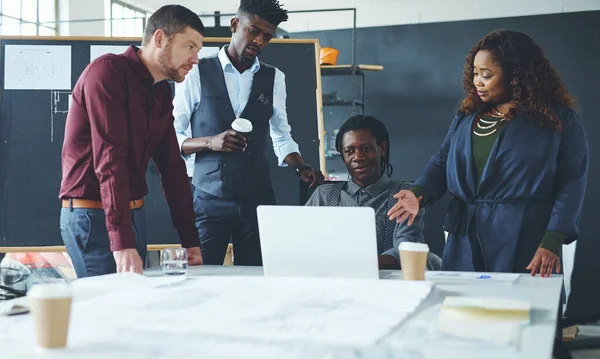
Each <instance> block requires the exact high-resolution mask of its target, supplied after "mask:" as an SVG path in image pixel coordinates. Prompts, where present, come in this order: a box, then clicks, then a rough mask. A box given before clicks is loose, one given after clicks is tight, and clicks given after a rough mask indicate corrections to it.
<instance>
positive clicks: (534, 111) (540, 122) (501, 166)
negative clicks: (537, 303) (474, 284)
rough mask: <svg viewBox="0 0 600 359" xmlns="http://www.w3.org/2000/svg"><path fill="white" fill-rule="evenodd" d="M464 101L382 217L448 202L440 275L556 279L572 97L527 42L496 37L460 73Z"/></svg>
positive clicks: (571, 203)
mask: <svg viewBox="0 0 600 359" xmlns="http://www.w3.org/2000/svg"><path fill="white" fill-rule="evenodd" d="M463 87H464V90H465V92H466V97H465V99H464V100H463V101H462V103H461V106H460V109H459V111H458V113H457V115H456V117H455V118H454V120H453V121H452V124H451V126H450V129H449V131H448V134H447V135H446V138H445V139H444V142H443V143H442V145H441V147H440V149H439V150H438V151H437V153H436V154H434V155H433V157H432V158H431V159H430V161H429V163H428V164H427V166H426V167H425V169H424V170H423V172H422V173H421V176H420V177H419V179H418V180H417V181H416V182H415V186H414V187H412V188H411V189H410V190H403V191H400V192H398V193H397V194H396V198H398V203H397V204H396V205H395V206H394V207H393V208H392V209H391V210H390V211H389V212H388V215H389V216H390V219H391V220H396V221H399V222H401V221H404V220H406V219H408V220H409V223H410V222H412V219H413V218H414V217H415V216H416V214H417V213H418V210H419V207H420V206H425V205H428V204H430V203H433V202H435V201H436V200H438V199H439V198H441V197H442V196H443V195H444V194H445V193H446V192H449V193H450V194H451V195H452V197H453V198H452V200H451V202H450V205H449V207H448V210H447V214H446V221H445V224H444V227H445V230H446V231H447V232H449V235H448V240H447V242H446V246H445V248H444V254H443V267H444V269H446V270H461V271H473V270H475V271H492V272H523V271H530V272H531V275H536V274H537V273H540V275H541V276H543V277H545V276H549V275H550V274H552V272H553V270H554V269H556V272H560V258H559V256H560V253H561V248H562V244H563V243H570V242H572V241H574V240H575V239H577V234H578V224H579V217H580V214H581V206H582V202H583V197H584V192H585V186H586V180H587V172H588V146H587V140H586V136H585V132H584V129H583V126H582V124H581V121H580V119H579V118H578V116H577V114H576V113H575V112H574V111H573V106H574V100H573V97H572V96H571V95H570V94H569V92H568V91H567V89H566V88H565V86H564V85H563V83H562V81H561V80H560V78H559V75H558V74H557V73H556V71H555V70H554V69H553V68H552V67H551V66H550V64H549V62H548V60H547V59H546V57H544V55H543V53H542V50H541V49H540V47H539V46H538V45H536V44H535V43H534V42H533V40H532V39H531V38H530V37H528V36H527V35H525V34H523V33H520V32H515V31H510V30H498V31H494V32H491V33H490V34H488V35H486V36H485V37H484V38H483V39H481V40H480V41H479V42H478V43H477V44H476V45H475V46H474V47H473V49H472V50H471V52H470V54H469V56H468V57H467V61H466V64H465V67H464V72H463Z"/></svg>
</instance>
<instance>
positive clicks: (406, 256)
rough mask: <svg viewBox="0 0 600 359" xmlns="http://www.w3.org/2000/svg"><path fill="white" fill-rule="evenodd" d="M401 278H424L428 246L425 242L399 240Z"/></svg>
mask: <svg viewBox="0 0 600 359" xmlns="http://www.w3.org/2000/svg"><path fill="white" fill-rule="evenodd" d="M398 251H399V252H400V264H401V265H402V279H404V280H425V269H426V267H427V256H428V255H429V246H428V245H427V244H425V243H415V242H401V243H400V245H399V246H398Z"/></svg>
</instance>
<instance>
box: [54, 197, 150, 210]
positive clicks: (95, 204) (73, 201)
mask: <svg viewBox="0 0 600 359" xmlns="http://www.w3.org/2000/svg"><path fill="white" fill-rule="evenodd" d="M62 206H63V208H99V209H102V208H104V207H103V206H102V202H101V201H94V200H91V199H81V198H70V199H63V200H62ZM143 206H144V199H143V198H140V199H136V200H133V201H129V208H130V209H136V208H142V207H143Z"/></svg>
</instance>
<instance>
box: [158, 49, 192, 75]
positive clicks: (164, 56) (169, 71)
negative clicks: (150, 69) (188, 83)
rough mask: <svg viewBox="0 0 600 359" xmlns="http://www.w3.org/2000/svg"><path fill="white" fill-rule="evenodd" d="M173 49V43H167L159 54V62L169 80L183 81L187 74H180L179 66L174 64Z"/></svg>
mask: <svg viewBox="0 0 600 359" xmlns="http://www.w3.org/2000/svg"><path fill="white" fill-rule="evenodd" d="M171 50H172V47H171V44H168V45H166V46H165V49H164V50H163V51H162V52H161V53H160V55H159V56H158V63H159V64H160V65H161V66H162V68H163V71H164V72H165V74H166V75H167V78H168V79H169V80H173V81H175V82H182V81H183V80H184V79H185V76H181V75H180V74H179V68H175V66H173V63H172V62H171V53H172V51H171Z"/></svg>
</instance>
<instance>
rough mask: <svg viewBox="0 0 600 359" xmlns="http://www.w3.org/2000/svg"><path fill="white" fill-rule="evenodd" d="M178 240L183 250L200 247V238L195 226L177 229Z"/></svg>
mask: <svg viewBox="0 0 600 359" xmlns="http://www.w3.org/2000/svg"><path fill="white" fill-rule="evenodd" d="M177 232H178V233H179V240H180V241H181V246H182V247H183V248H193V247H200V237H199V236H198V229H197V228H196V224H194V225H193V226H190V227H185V228H178V229H177Z"/></svg>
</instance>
